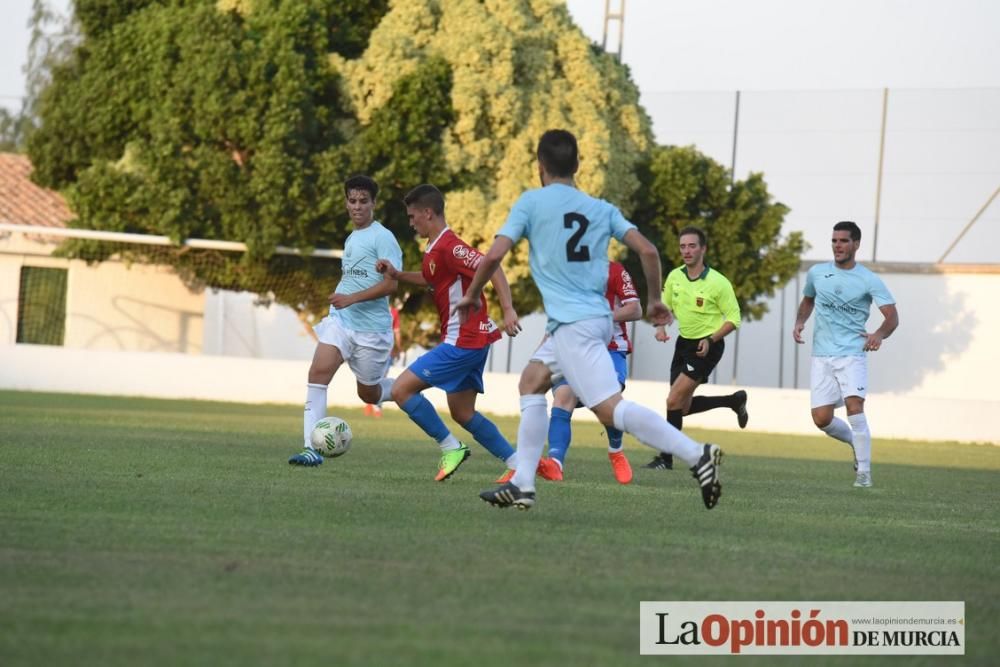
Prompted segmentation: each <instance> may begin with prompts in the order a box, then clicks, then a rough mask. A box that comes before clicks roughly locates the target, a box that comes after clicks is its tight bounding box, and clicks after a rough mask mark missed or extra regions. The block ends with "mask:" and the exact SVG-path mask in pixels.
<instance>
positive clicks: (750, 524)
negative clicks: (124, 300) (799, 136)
mask: <svg viewBox="0 0 1000 667" xmlns="http://www.w3.org/2000/svg"><path fill="white" fill-rule="evenodd" d="M803 409H805V408H803ZM334 412H335V413H336V414H338V415H340V416H342V417H344V418H345V419H347V420H348V421H349V422H350V423H351V425H352V427H353V430H354V445H353V448H352V450H351V451H350V452H349V453H348V454H347V455H346V456H344V457H342V458H339V459H328V460H327V462H326V463H325V464H324V465H323V466H321V467H319V468H317V469H302V468H297V467H292V466H289V465H287V464H286V463H285V461H286V459H287V458H288V456H289V455H291V454H292V453H294V452H295V451H297V449H298V442H299V437H300V436H299V434H300V432H301V421H300V419H301V417H300V409H299V408H297V407H294V406H274V405H264V406H246V405H235V404H225V403H209V402H190V401H160V400H146V399H132V398H107V397H85V396H67V395H50V394H29V393H15V392H0V664H3V665H5V666H13V665H137V664H142V665H181V664H185V665H189V664H205V665H240V666H245V665H248V664H267V665H285V664H295V665H309V664H317V665H318V664H325V665H338V667H339V666H343V665H379V666H383V665H481V666H488V665H504V666H510V665H574V666H575V667H578V666H582V665H631V664H645V665H649V664H653V663H662V664H666V663H667V662H668V660H669V662H670V664H698V665H704V664H714V662H715V661H713V659H711V658H686V659H685V658H656V657H646V658H640V656H639V655H638V643H639V626H638V616H639V615H638V610H639V602H640V601H641V600H964V601H965V602H966V614H967V619H968V623H967V626H966V640H967V642H968V647H967V651H966V658H965V659H964V660H959V661H958V662H966V663H980V664H990V663H992V660H993V659H995V656H996V655H997V654H1000V638H998V633H997V632H996V628H997V627H998V626H1000V603H998V599H1000V583H998V577H997V562H998V557H997V556H998V545H1000V540H998V532H1000V517H998V514H1000V513H998V509H1000V507H998V505H1000V503H998V493H997V482H998V480H1000V476H998V471H1000V448H998V447H994V446H976V445H960V444H955V443H936V444H928V443H913V442H902V441H885V440H879V439H876V440H875V443H874V452H875V467H874V480H875V484H876V486H875V488H873V489H869V490H859V489H854V488H852V486H851V483H852V482H853V479H854V475H853V472H852V470H851V463H850V458H849V455H848V450H847V448H846V447H845V446H844V445H841V444H839V443H836V442H834V441H832V440H829V439H826V438H821V437H792V436H774V435H767V434H759V433H754V432H753V431H749V432H742V433H735V434H734V433H712V432H706V431H696V430H694V429H692V434H693V435H694V436H695V437H697V438H701V439H708V440H712V441H714V442H719V443H721V444H722V445H723V447H724V449H725V451H726V457H725V459H724V465H723V484H724V487H723V496H722V500H721V502H720V505H719V507H717V508H716V509H715V510H712V511H711V512H709V511H706V510H705V509H704V508H703V507H702V504H701V499H700V496H699V493H698V491H697V489H696V486H695V483H694V481H693V480H692V479H691V477H690V475H689V474H688V473H687V472H686V471H681V470H675V471H672V472H659V471H649V470H644V469H641V465H642V464H644V463H645V462H646V461H647V460H648V459H649V458H650V456H651V450H648V449H647V448H645V447H643V446H641V445H639V444H638V443H637V442H636V441H634V440H633V439H631V437H629V436H627V437H626V451H627V452H628V453H629V457H630V459H631V461H632V464H633V467H634V468H635V469H636V479H635V481H634V482H633V483H632V484H631V485H630V486H627V487H622V486H619V485H618V484H617V483H615V481H614V478H613V477H612V475H611V471H610V467H609V465H608V462H607V458H606V455H605V450H604V438H603V436H602V435H601V430H600V427H599V426H598V425H596V424H592V423H586V422H580V423H577V424H575V425H574V445H573V449H572V450H571V452H570V457H569V461H568V465H567V478H566V481H565V482H563V483H549V482H544V481H541V480H539V486H538V504H537V505H536V507H535V508H534V509H533V510H531V511H530V512H516V511H514V510H506V511H501V510H497V509H495V508H492V507H489V506H488V505H486V504H485V503H483V502H481V501H480V500H479V499H478V498H477V494H478V492H479V491H481V490H482V489H485V488H489V487H490V486H491V485H492V480H493V479H494V478H495V477H496V476H497V475H498V474H499V473H500V472H501V469H502V466H501V464H500V463H499V462H498V461H496V460H494V459H493V458H492V457H490V456H489V454H487V453H486V452H485V451H484V450H482V449H481V448H479V447H478V446H476V445H473V456H472V458H471V459H469V460H468V461H467V462H466V463H465V465H464V466H463V467H462V469H461V470H460V471H459V472H458V473H457V474H456V475H455V476H454V477H453V478H452V479H451V480H449V481H448V482H445V483H435V482H433V481H432V479H433V476H434V473H435V470H436V463H437V458H438V454H437V448H436V447H435V446H434V445H433V444H432V443H430V442H428V441H427V440H426V438H424V437H422V434H420V433H419V431H418V430H417V429H416V427H415V426H413V425H412V424H411V423H410V422H409V420H407V419H406V418H405V416H403V415H402V414H401V413H399V412H396V411H389V410H387V411H386V414H385V417H384V418H382V419H379V420H375V419H371V418H368V417H364V416H362V415H361V414H360V412H359V411H351V410H336V411H334ZM751 417H752V416H751ZM872 421H873V423H875V425H876V429H877V418H876V417H874V416H873V419H872ZM690 422H691V423H692V424H696V423H697V419H696V418H692V419H691V420H690ZM498 423H499V425H500V427H501V430H503V431H504V432H505V433H506V434H507V435H508V437H511V438H512V439H513V436H514V435H515V434H516V420H514V419H500V420H499V421H498ZM752 426H753V423H752V421H751V428H752ZM455 433H456V435H459V436H460V437H462V436H463V435H464V432H462V431H461V430H460V429H458V428H456V429H455ZM729 660H730V661H731V660H733V659H732V658H730V659H729ZM786 660H787V659H786ZM795 660H796V662H803V661H802V660H801V659H798V658H796V659H795ZM739 661H740V663H741V664H747V663H748V664H760V665H763V664H771V663H773V662H774V661H773V660H771V659H768V658H750V657H742V658H740V659H739ZM889 661H890V660H889V659H887V658H839V657H838V658H828V659H826V660H825V661H822V660H817V659H812V660H809V664H836V665H846V664H881V663H885V662H889ZM941 661H942V658H940V657H934V656H928V657H924V658H919V657H918V658H895V659H892V660H891V662H894V663H895V664H903V663H904V662H905V664H926V665H933V664H939V663H940V662H941ZM953 662H956V661H955V659H948V663H949V664H951V663H953ZM726 664H729V663H728V662H727V663H726ZM788 664H791V663H788ZM992 664H995V663H992Z"/></svg>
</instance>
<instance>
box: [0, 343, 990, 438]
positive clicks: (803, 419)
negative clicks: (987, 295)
mask: <svg viewBox="0 0 1000 667" xmlns="http://www.w3.org/2000/svg"><path fill="white" fill-rule="evenodd" d="M307 368H308V363H307V362H302V361H285V360H261V359H246V358H235V357H212V356H207V355H200V356H195V355H186V354H168V353H150V352H145V353H143V352H115V351H108V350H98V351H92V350H74V349H67V348H61V347H49V346H42V345H0V389H14V390H23V391H54V392H71V393H88V394H103V395H121V396H151V397H158V398H193V399H205V400H220V401H237V402H251V403H262V402H267V403H288V404H290V405H295V406H297V405H299V404H301V403H302V401H303V399H304V395H305V389H304V387H305V380H306V370H307ZM396 372H398V369H396ZM517 379H518V377H517V375H515V374H498V373H489V374H487V376H486V378H485V382H486V387H487V394H486V397H487V398H488V402H486V401H484V407H485V409H486V411H488V412H491V413H493V414H501V415H516V414H518V412H519V407H518V394H517ZM330 389H331V390H330V392H329V397H330V402H331V405H333V406H336V405H343V406H346V407H357V406H360V405H361V402H360V400H359V399H358V398H357V396H356V393H355V385H354V378H353V376H352V375H351V374H350V373H349V372H347V371H344V372H341V373H338V374H337V376H336V377H335V378H334V381H333V383H332V385H331V387H330ZM731 390H732V388H731V387H726V386H719V385H712V386H709V387H707V388H706V391H705V393H706V394H713V393H726V392H728V391H731ZM666 392H667V387H666V384H665V383H663V382H640V381H635V382H631V383H629V386H628V388H627V389H626V392H625V393H626V396H627V397H629V398H630V399H632V400H634V401H637V402H639V403H642V404H644V405H646V406H648V407H650V408H652V409H654V410H656V411H657V412H661V411H662V410H663V406H664V403H665V400H666ZM427 396H428V398H429V399H430V400H431V402H432V403H434V405H435V407H437V408H438V409H439V410H446V409H447V408H446V403H445V400H444V393H443V392H440V391H436V390H431V391H428V392H427ZM868 403H869V405H868V416H869V421H870V422H871V424H872V430H873V432H874V433H875V435H876V437H883V438H909V439H914V440H958V441H969V442H991V443H994V444H1000V422H998V421H997V420H996V419H995V415H996V414H998V413H1000V398H998V397H996V396H993V397H992V398H983V397H980V398H979V399H977V400H973V399H966V400H957V399H937V398H925V397H922V396H906V395H898V394H871V395H870V396H869V401H868ZM334 409H335V408H334ZM289 410H290V411H294V412H298V410H299V408H298V407H289ZM749 410H750V428H751V429H752V430H754V431H760V432H771V433H793V434H795V433H798V434H809V435H814V434H816V433H817V431H816V429H815V427H814V426H813V425H812V422H811V420H810V418H809V396H808V391H807V390H793V389H752V390H751V391H750V402H749ZM579 418H581V419H583V418H592V416H591V415H590V414H589V413H587V412H586V411H583V410H581V411H580V415H579ZM735 421H736V420H735V419H734V417H733V415H732V413H731V412H729V411H727V410H718V411H713V412H710V413H706V414H703V415H698V416H696V417H692V418H691V420H690V423H691V425H692V426H694V425H697V426H701V427H705V428H719V429H728V430H733V429H736V428H737V426H736V423H735Z"/></svg>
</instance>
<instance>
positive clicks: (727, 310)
mask: <svg viewBox="0 0 1000 667" xmlns="http://www.w3.org/2000/svg"><path fill="white" fill-rule="evenodd" d="M719 310H720V311H721V312H722V317H723V318H724V319H723V320H722V325H721V326H720V327H719V328H718V329H716V330H715V331H714V332H712V334H711V335H709V336H708V337H707V338H703V339H702V340H701V341H699V342H698V351H697V352H696V353H695V354H697V355H698V356H699V357H704V356H707V355H708V350H709V348H711V346H712V345H715V344H716V343H718V342H719V341H720V340H722V339H723V338H725V337H726V336H728V335H729V334H731V333H733V332H734V331H736V329H738V328H739V326H740V324H741V323H742V318H741V317H740V302H739V301H737V300H736V292H734V291H733V285H732V283H730V282H729V281H726V283H725V285H724V286H723V287H722V290H721V294H720V295H719Z"/></svg>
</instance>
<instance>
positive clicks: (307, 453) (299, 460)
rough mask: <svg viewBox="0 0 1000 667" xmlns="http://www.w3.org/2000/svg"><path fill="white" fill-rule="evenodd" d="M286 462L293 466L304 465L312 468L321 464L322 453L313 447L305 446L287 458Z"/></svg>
mask: <svg viewBox="0 0 1000 667" xmlns="http://www.w3.org/2000/svg"><path fill="white" fill-rule="evenodd" d="M288 462H289V463H290V464H292V465H294V466H306V467H307V468H312V467H314V466H318V465H322V464H323V455H322V454H320V453H319V452H317V451H316V450H315V449H309V448H308V447H306V448H305V449H303V450H302V451H301V452H299V453H298V454H296V455H295V456H293V457H291V458H290V459H288Z"/></svg>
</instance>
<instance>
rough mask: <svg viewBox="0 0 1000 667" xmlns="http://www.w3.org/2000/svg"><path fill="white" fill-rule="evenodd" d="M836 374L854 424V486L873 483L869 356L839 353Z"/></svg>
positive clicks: (850, 419)
mask: <svg viewBox="0 0 1000 667" xmlns="http://www.w3.org/2000/svg"><path fill="white" fill-rule="evenodd" d="M835 374H836V376H837V381H838V384H839V385H840V391H841V395H842V396H843V397H844V404H845V405H846V406H847V421H848V422H849V423H850V424H851V438H852V441H853V443H854V460H855V463H856V465H857V476H856V479H855V481H854V486H857V487H863V488H866V487H870V486H871V485H872V469H871V464H872V434H871V431H870V430H869V428H868V419H867V418H866V417H865V396H866V395H867V388H868V364H867V360H866V359H865V357H862V356H857V357H838V358H837V359H836V361H835Z"/></svg>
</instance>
